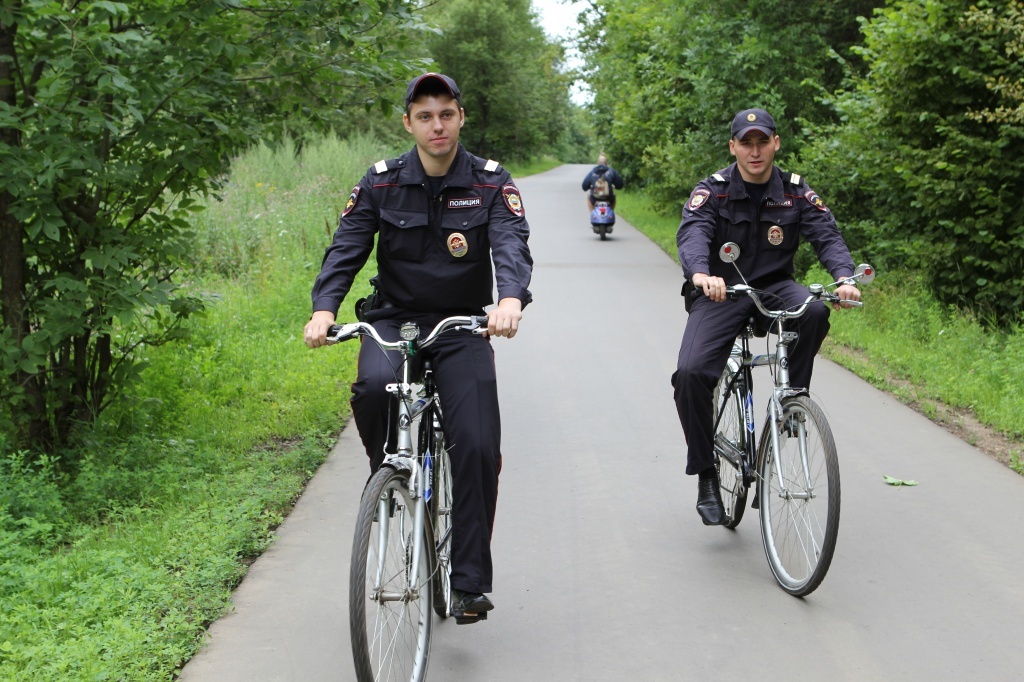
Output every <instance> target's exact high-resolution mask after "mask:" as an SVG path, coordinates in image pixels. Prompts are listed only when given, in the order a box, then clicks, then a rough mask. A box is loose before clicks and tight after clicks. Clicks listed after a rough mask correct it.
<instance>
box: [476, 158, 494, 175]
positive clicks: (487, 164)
mask: <svg viewBox="0 0 1024 682" xmlns="http://www.w3.org/2000/svg"><path fill="white" fill-rule="evenodd" d="M481 164H483V169H484V170H485V171H486V172H488V173H496V172H497V171H498V168H500V167H501V164H499V163H498V162H497V161H495V160H494V159H482V158H480V157H479V156H474V157H473V168H480V167H481Z"/></svg>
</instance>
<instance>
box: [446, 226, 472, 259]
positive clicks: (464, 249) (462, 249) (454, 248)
mask: <svg viewBox="0 0 1024 682" xmlns="http://www.w3.org/2000/svg"><path fill="white" fill-rule="evenodd" d="M468 252H469V244H467V243H466V237H465V236H464V235H463V234H462V233H460V232H453V233H452V234H451V235H449V237H448V253H450V254H452V255H453V256H455V257H456V258H462V257H463V256H465V255H466V254H467V253H468Z"/></svg>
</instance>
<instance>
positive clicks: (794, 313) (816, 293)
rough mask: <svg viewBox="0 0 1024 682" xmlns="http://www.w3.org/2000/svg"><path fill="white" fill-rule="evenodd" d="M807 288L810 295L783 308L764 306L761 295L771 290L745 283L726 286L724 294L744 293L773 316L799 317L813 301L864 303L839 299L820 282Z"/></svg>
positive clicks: (847, 303) (768, 293)
mask: <svg viewBox="0 0 1024 682" xmlns="http://www.w3.org/2000/svg"><path fill="white" fill-rule="evenodd" d="M836 284H846V281H845V280H844V281H841V282H836ZM808 289H810V292H811V294H810V296H808V297H807V300H805V301H804V302H803V303H801V304H800V305H799V306H795V307H793V308H789V309H785V310H769V309H768V308H766V307H765V305H764V303H762V302H761V296H762V295H763V294H767V295H769V296H775V294H772V293H771V292H768V291H762V290H761V289H755V288H754V287H752V286H748V285H746V284H737V285H735V286H731V287H726V288H725V294H726V296H729V297H730V298H733V299H735V298H736V297H737V296H739V295H741V294H746V295H747V296H749V297H750V298H751V300H753V301H754V305H755V306H757V309H758V310H760V311H761V313H762V314H763V315H766V316H768V317H774V318H781V317H785V318H792V317H800V316H801V315H803V314H804V313H805V312H807V306H809V305H810V304H812V303H814V302H815V301H823V302H827V303H839V304H840V305H843V306H850V307H860V306H863V305H864V303H863V302H861V301H850V300H844V299H841V298H839V296H838V295H836V294H835V292H832V291H828V290H827V289H826V288H825V287H824V286H822V285H821V284H812V285H810V286H809V287H808Z"/></svg>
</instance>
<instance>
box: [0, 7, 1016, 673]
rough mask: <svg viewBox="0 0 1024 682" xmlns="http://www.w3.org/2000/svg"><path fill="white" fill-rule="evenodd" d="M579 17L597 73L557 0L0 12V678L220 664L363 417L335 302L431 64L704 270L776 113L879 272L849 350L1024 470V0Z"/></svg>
mask: <svg viewBox="0 0 1024 682" xmlns="http://www.w3.org/2000/svg"><path fill="white" fill-rule="evenodd" d="M580 4H581V5H583V11H582V12H581V15H580V23H579V25H578V27H577V30H576V31H575V33H574V36H573V39H572V45H571V46H572V47H573V48H574V49H575V50H578V52H579V54H580V55H581V58H582V62H581V63H580V64H578V65H575V66H572V65H570V64H569V63H568V62H567V60H566V47H567V45H564V44H561V43H559V42H558V41H556V40H555V39H553V38H552V37H550V36H548V35H546V34H545V33H544V31H543V30H542V28H541V27H540V24H539V22H538V17H537V14H536V12H535V11H534V10H533V9H532V8H531V5H530V3H529V0H502V1H501V2H494V3H479V2H475V1H474V0H439V1H438V2H418V1H414V2H402V1H393V0H392V1H384V0H369V1H361V2H358V3H352V2H345V1H342V0H300V1H298V2H296V1H295V0H287V1H285V0H251V1H247V2H246V1H242V0H204V1H199V0H141V1H140V2H133V3H122V2H113V1H103V0H98V1H89V0H63V1H62V2H52V1H50V0H8V1H6V2H4V3H3V5H2V7H0V163H2V166H0V167H2V168H3V172H2V175H0V308H2V315H3V326H2V328H0V394H2V401H0V404H2V406H3V407H2V408H0V601H2V605H3V607H2V608H0V678H3V679H12V680H19V679H24V680H28V679H32V680H40V679H53V680H57V679H82V678H87V677H88V678H117V679H133V680H134V679H169V678H172V677H173V676H174V675H175V673H176V672H177V671H178V670H180V667H181V666H182V665H183V664H184V662H185V661H187V660H188V659H189V657H190V656H191V655H192V654H193V653H194V652H195V651H196V650H197V649H198V647H199V646H200V645H201V643H202V641H203V637H204V633H205V627H206V626H207V625H208V624H209V623H210V622H211V621H212V620H213V619H215V618H217V617H218V616H219V615H220V614H221V613H222V612H223V609H224V608H225V606H226V605H227V604H228V600H229V598H230V592H231V589H232V588H233V587H234V586H235V585H237V583H238V582H239V581H240V580H241V579H242V577H243V576H244V574H245V570H246V567H247V565H248V564H249V563H250V562H251V561H252V560H253V559H254V558H255V557H256V556H258V555H259V553H260V552H261V551H262V550H263V549H265V548H266V546H267V545H268V544H269V543H270V542H272V540H273V529H274V528H275V527H276V525H277V524H278V523H279V522H280V521H281V519H282V518H283V516H284V515H285V514H287V512H288V510H289V509H290V507H291V504H292V503H293V502H294V500H295V499H296V497H297V496H298V495H299V494H300V493H301V490H302V487H303V485H304V483H305V481H307V480H308V478H309V477H310V476H312V475H313V474H314V473H315V471H316V468H317V466H318V465H319V463H320V462H321V461H322V460H323V458H324V456H325V455H326V452H327V451H328V449H329V448H330V446H331V443H332V442H333V440H334V439H335V438H336V436H337V433H338V431H339V429H340V427H341V425H342V423H343V422H344V418H345V416H346V415H347V411H348V406H347V386H348V383H349V382H350V381H351V378H352V362H353V359H354V357H353V354H352V350H353V349H348V348H341V349H335V351H336V352H331V353H328V354H315V355H314V354H311V353H309V352H307V351H306V349H305V348H304V346H303V345H302V343H301V339H300V333H301V327H302V324H303V322H304V321H305V319H306V315H307V314H308V308H307V306H308V295H309V286H310V284H311V282H312V279H313V277H314V276H315V273H316V271H317V268H318V267H319V262H320V257H321V255H322V253H323V249H324V247H325V246H326V244H327V243H328V242H329V240H330V237H331V234H332V233H333V230H334V228H335V226H336V224H337V218H338V214H339V212H340V209H341V206H342V204H343V203H344V199H345V198H346V197H347V196H348V192H349V190H350V189H351V187H352V185H353V184H354V183H355V181H356V180H357V179H358V178H359V177H360V176H361V175H362V174H363V172H364V171H365V169H366V167H367V166H368V165H369V164H370V163H372V162H373V161H375V160H377V159H379V158H382V157H387V156H392V155H395V154H398V153H400V152H402V151H404V150H406V149H408V148H409V146H410V143H409V141H408V139H407V136H406V135H405V134H404V131H403V130H402V128H401V124H400V116H401V109H400V101H401V98H402V96H403V94H404V87H405V86H404V84H405V83H406V82H407V80H408V78H409V77H410V76H412V75H413V74H416V73H421V72H423V71H424V70H427V69H430V70H438V71H443V72H445V73H448V74H450V75H452V76H453V77H454V78H455V79H456V80H457V81H458V82H459V83H460V85H461V86H462V88H463V89H464V91H465V93H466V96H465V101H464V105H465V108H466V111H467V115H468V117H469V119H470V121H471V124H470V125H467V126H466V129H465V131H464V134H463V142H464V143H465V145H466V146H467V148H469V149H470V150H472V151H474V152H475V153H477V154H480V155H482V156H487V157H491V158H498V159H501V160H503V161H505V165H507V166H509V167H510V168H511V169H512V170H513V173H514V175H518V176H522V175H524V174H527V173H530V172H533V171H536V170H540V169H543V168H547V167H551V166H552V165H555V164H557V163H561V162H577V163H578V162H590V161H592V160H593V159H594V158H595V157H596V154H597V152H598V151H599V150H600V151H605V152H606V153H608V154H609V155H610V156H611V158H612V160H613V164H614V165H615V166H616V168H618V169H619V170H620V171H622V172H623V174H624V175H625V177H626V181H627V191H626V192H624V193H623V194H622V196H621V198H620V212H621V213H622V214H623V215H624V216H625V217H626V218H627V219H628V220H630V222H632V223H633V224H635V225H637V226H638V227H640V228H641V229H643V230H644V231H646V232H647V233H648V234H650V235H651V237H652V239H654V240H655V241H656V242H658V243H659V244H661V245H662V246H663V248H665V249H666V251H667V252H668V253H670V254H673V255H674V251H675V248H674V235H675V228H676V227H677V225H678V216H679V212H680V209H681V206H682V204H683V203H684V202H685V201H686V199H687V196H688V194H689V190H690V188H692V186H693V185H694V184H695V183H696V182H697V181H698V180H700V179H701V178H703V177H705V176H707V175H708V174H709V173H711V172H714V171H716V170H718V169H720V168H722V167H724V166H726V165H727V164H728V163H729V158H728V155H727V153H726V150H727V141H728V132H727V131H728V125H729V121H730V120H731V117H732V115H733V113H735V111H738V110H740V109H744V108H748V107H752V106H760V107H764V108H767V109H768V110H769V111H771V112H772V113H773V114H774V115H775V117H776V120H777V121H779V124H780V130H779V132H780V135H781V136H782V140H783V148H782V152H781V153H780V155H779V157H778V163H779V164H780V165H781V166H783V167H784V168H787V169H790V170H794V171H796V172H799V173H800V174H801V175H804V176H805V177H808V178H811V179H812V182H813V186H814V188H815V189H816V190H817V191H818V192H819V194H821V195H822V196H823V197H825V198H826V200H827V201H828V203H829V205H830V207H831V209H832V210H833V211H834V212H835V213H836V215H837V216H838V217H839V219H840V223H841V225H842V227H843V230H844V233H845V235H846V236H847V240H848V241H849V242H850V243H851V245H853V246H854V249H855V257H856V258H857V259H858V260H859V261H868V262H871V263H873V264H874V265H876V267H877V268H878V269H879V271H880V272H881V273H882V274H881V275H880V276H879V278H878V280H876V282H875V283H874V284H873V285H872V286H871V288H870V289H868V290H866V291H865V297H866V299H867V301H868V305H867V306H866V307H865V309H864V310H863V311H861V313H860V314H858V315H845V316H842V321H841V322H838V321H837V323H836V324H835V325H834V329H833V334H832V337H831V338H832V339H833V340H832V342H831V343H830V347H829V351H828V352H830V353H832V354H834V355H836V356H838V357H840V359H843V361H845V362H847V364H851V365H852V366H853V367H854V368H855V369H856V370H857V371H858V372H860V373H861V374H862V375H864V376H866V377H867V378H868V379H870V380H872V381H874V382H875V383H877V384H879V385H881V386H883V387H886V388H889V389H890V390H894V391H895V392H897V393H898V394H899V395H901V397H902V398H904V399H905V400H907V401H908V402H911V403H915V404H916V405H917V406H918V407H919V409H921V410H922V411H924V412H925V413H926V414H927V413H929V412H931V413H933V414H932V416H938V412H939V406H950V407H952V408H955V409H958V410H962V411H963V414H965V415H970V416H971V417H973V418H976V419H978V420H979V421H981V422H983V423H985V424H987V425H989V427H990V428H991V429H992V430H993V431H994V432H995V433H997V434H999V435H1000V437H1001V440H1000V441H999V442H1000V443H1001V446H1000V448H999V451H998V452H996V453H995V454H996V455H997V456H999V457H1000V458H1001V459H1002V460H1003V461H1005V462H1007V463H1008V464H1009V465H1010V466H1012V467H1014V468H1015V469H1016V470H1018V471H1021V469H1022V465H1021V460H1020V445H1019V443H1020V438H1021V434H1022V433H1024V423H1022V421H1024V417H1022V416H1021V414H1020V412H1021V411H1020V410H1019V409H1017V408H1018V407H1019V405H1020V402H1019V397H1018V396H1020V395H1022V393H1024V391H1022V389H1024V369H1022V367H1024V362H1022V361H1021V360H1022V359H1024V341H1022V335H1021V330H1020V323H1021V319H1020V309H1021V302H1022V297H1024V288H1022V286H1021V284H1022V282H1021V279H1022V277H1024V274H1022V272H1024V269H1022V267H1021V265H1022V262H1021V261H1022V253H1024V250H1022V246H1024V243H1022V242H1024V180H1022V178H1024V5H1022V3H1021V2H1019V1H1011V2H1005V1H1003V2H974V3H971V2H963V1H960V0H951V1H946V2H932V1H927V0H892V1H890V2H879V1H874V2H869V1H867V0H852V1H851V0H847V1H844V2H839V1H832V0H810V2H809V3H808V4H807V7H806V8H805V9H804V11H802V12H801V13H799V14H794V13H792V12H791V11H787V10H786V5H785V4H783V3H782V2H780V1H779V0H757V1H756V2H753V1H741V0H717V1H716V2H714V3H712V2H708V1H707V0H614V1H613V0H590V1H589V2H587V3H580ZM581 82H582V83H585V84H586V86H587V89H588V90H589V92H590V93H592V98H591V99H590V100H589V101H587V102H586V103H584V104H579V103H577V102H574V101H573V99H572V98H571V97H570V93H571V92H573V90H572V88H573V87H574V84H578V83H581ZM813 261H814V257H813V254H812V253H810V252H805V253H803V254H802V255H801V258H800V268H801V270H802V271H805V272H809V273H810V275H809V276H812V277H813V276H815V273H814V271H813V267H814V266H813ZM367 274H369V273H363V275H362V276H361V277H360V279H359V280H358V282H357V291H356V292H354V293H358V292H361V291H364V290H365V287H366V283H365V278H366V275H367ZM342 312H343V314H348V312H347V311H342ZM309 386H318V387H319V389H318V390H316V391H312V392H311V391H309V388H308V387H309Z"/></svg>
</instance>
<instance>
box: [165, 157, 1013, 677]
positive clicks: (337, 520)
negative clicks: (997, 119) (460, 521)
mask: <svg viewBox="0 0 1024 682" xmlns="http://www.w3.org/2000/svg"><path fill="white" fill-rule="evenodd" d="M587 170H588V167H586V166H562V167H560V168H557V169H555V170H552V171H550V172H547V173H544V174H541V175H537V176H533V177H529V178H524V179H523V180H521V181H520V182H519V183H518V184H519V187H520V189H521V190H522V193H523V198H524V204H525V207H526V212H527V217H528V218H529V220H530V225H531V228H532V236H531V241H530V244H531V247H532V250H533V254H534V258H535V260H536V268H535V273H534V281H533V285H532V287H531V289H532V290H533V292H534V297H535V303H533V304H532V305H530V306H529V307H528V308H527V309H526V311H525V314H524V317H523V322H522V326H521V328H520V333H519V335H518V336H517V337H516V338H515V339H512V340H508V339H496V340H495V342H494V345H495V352H496V356H497V364H498V371H499V382H500V391H501V401H502V418H503V434H504V435H503V452H504V468H503V471H502V474H501V492H500V498H499V502H498V519H497V523H496V527H495V531H494V540H493V551H494V560H495V591H494V593H493V594H492V598H493V600H494V602H495V604H496V610H495V611H493V612H492V613H491V614H490V619H489V620H488V621H486V622H484V623H478V624H475V625H469V626H459V625H456V624H455V623H454V622H450V621H446V622H440V621H435V629H434V641H433V648H432V652H431V658H430V674H429V678H430V679H431V680H436V681H456V682H458V681H462V680H495V681H506V680H507V681H516V682H518V681H522V680H531V681H532V680H541V681H546V680H553V681H561V680H588V681H605V680H607V681H613V680H614V681H618V680H651V681H653V680H697V679H715V680H719V679H721V680H724V679H740V678H746V677H753V678H756V679H759V680H762V681H766V680H767V681H770V680H818V679H828V680H1009V679H1021V677H1022V676H1024V532H1021V528H1022V527H1024V478H1022V477H1020V476H1018V475H1016V474H1014V473H1013V472H1012V471H1010V470H1009V469H1007V468H1005V467H1004V466H1002V465H1000V464H998V463H996V462H994V461H992V460H991V459H989V458H988V457H987V456H985V455H984V454H983V453H981V452H979V451H978V450H976V449H975V448H973V447H971V446H969V445H967V444H965V443H964V442H962V441H960V440H958V439H957V438H955V437H953V436H951V435H949V434H948V433H947V432H946V431H944V430H943V429H941V428H939V427H937V426H935V425H933V424H932V423H931V422H929V421H928V420H926V419H925V418H924V417H922V416H920V415H918V414H917V413H915V412H913V411H912V410H910V409H908V408H906V407H904V406H903V405H901V404H900V403H899V402H898V401H896V400H895V399H894V398H892V397H890V396H888V395H886V394H884V393H880V392H879V391H876V390H875V389H873V388H871V387H870V386H868V385H867V384H865V383H864V382H862V381H860V380H859V379H857V378H856V377H854V376H853V375H852V374H850V373H849V372H847V371H845V370H843V369H841V368H839V367H837V366H835V365H833V364H831V363H829V362H827V361H825V360H823V359H820V358H819V359H818V361H817V364H816V369H815V380H814V386H813V390H812V394H813V396H814V397H815V399H816V400H818V401H819V403H821V404H822V405H823V407H824V408H825V411H826V413H827V414H828V415H829V418H830V422H831V425H832V428H833V432H834V434H835V437H836V441H837V443H838V447H839V456H840V462H841V465H840V466H841V471H842V514H841V523H840V530H839V542H838V547H837V549H836V554H835V557H834V559H833V562H832V567H831V569H830V571H829V574H828V576H827V577H826V579H825V581H824V583H823V584H822V585H821V587H819V588H818V590H817V591H816V592H814V593H813V594H812V595H810V596H808V597H807V598H805V599H797V598H794V597H791V596H789V595H787V594H786V593H784V592H783V591H782V590H781V589H779V588H778V586H777V585H776V584H775V582H774V580H773V578H772V576H771V573H770V571H769V568H768V565H767V563H766V560H765V557H764V552H763V550H762V548H761V538H760V532H759V528H758V524H757V517H756V514H755V513H754V512H751V511H749V510H748V513H747V516H746V518H745V519H744V520H743V523H742V524H741V525H740V526H739V527H738V528H737V529H736V530H735V531H729V530H726V529H723V528H708V527H705V526H703V525H702V524H701V522H700V519H699V518H698V516H697V514H696V512H695V510H694V503H695V500H696V481H695V479H693V478H690V477H687V476H685V475H684V474H683V466H684V460H685V444H684V442H683V435H682V430H681V429H680V427H679V423H678V420H677V418H676V414H675V408H674V406H673V404H672V399H671V387H670V385H669V376H670V375H671V373H672V371H673V369H674V367H675V358H676V353H677V350H678V345H679V339H680V337H681V335H682V329H683V324H684V321H685V312H684V311H683V306H682V300H681V298H680V297H679V288H680V285H681V283H682V275H681V273H680V271H679V270H678V266H677V265H676V264H675V263H674V261H673V260H672V259H671V258H669V257H668V256H666V255H665V254H664V253H663V252H661V251H660V250H659V249H658V248H657V247H655V246H654V245H653V244H651V243H650V242H649V241H648V240H647V239H646V238H645V237H644V236H643V235H641V234H640V233H638V232H636V231H635V230H634V229H632V228H631V227H630V226H629V225H627V224H626V223H625V222H624V221H623V220H621V219H620V220H619V222H618V224H617V225H616V226H615V231H614V233H613V234H612V236H611V238H610V240H609V241H607V242H601V241H600V240H598V238H597V237H596V236H595V235H594V234H593V233H592V232H591V229H590V225H589V223H588V221H587V212H586V208H585V198H584V194H583V192H582V191H581V190H580V188H579V183H580V181H581V180H582V178H583V176H584V174H585V173H586V171H587ZM881 276H884V273H883V274H882V275H881ZM844 314H856V312H850V313H844ZM320 352H329V351H320ZM763 371H764V370H759V372H763ZM757 379H760V381H761V383H762V385H764V383H765V382H767V380H768V379H767V376H766V375H765V376H756V377H755V380H757ZM1016 400H1019V397H1018V398H1016ZM760 410H761V406H758V411H760ZM367 473H368V471H367V464H366V457H365V454H364V453H363V452H362V447H361V445H360V443H359V439H358V436H357V435H356V433H355V430H354V427H349V428H346V429H345V431H344V432H343V433H342V435H341V438H340V440H339V442H338V445H337V447H336V448H335V449H334V451H333V452H332V454H331V456H330V457H329V459H328V460H327V462H326V463H325V464H324V465H323V467H322V468H321V470H320V471H319V473H318V474H317V475H316V477H315V478H314V479H313V480H312V482H311V483H310V485H309V487H308V489H307V491H306V493H305V494H304V495H303V496H302V498H301V499H300V501H299V503H298V504H297V505H296V507H295V510H294V511H293V512H292V514H291V515H290V516H289V517H288V519H287V520H286V521H285V523H284V524H283V525H282V526H281V527H280V529H279V531H278V533H279V539H278V540H277V542H276V543H275V544H274V545H273V546H272V547H271V548H270V549H269V550H268V551H267V552H266V553H265V554H264V555H263V556H262V557H261V558H260V559H259V560H258V561H257V562H256V563H255V564H254V565H253V566H252V567H251V569H250V571H249V574H248V576H247V577H246V578H245V580H244V581H243V583H242V584H241V586H240V587H239V588H238V590H237V591H236V594H235V598H234V608H233V609H232V611H231V612H230V613H229V614H228V615H226V616H225V617H224V618H222V619H221V620H219V621H217V622H216V623H214V624H213V626H212V627H211V628H210V636H209V641H208V643H207V646H206V647H205V648H204V649H203V651H201V652H200V653H199V654H198V655H197V656H196V657H195V658H194V659H193V660H192V661H191V662H190V663H189V664H188V665H187V666H186V667H185V669H184V671H183V673H182V675H181V678H180V679H181V680H184V681H186V682H214V681H216V682H225V681H226V682H232V681H235V680H238V681H242V680H245V681H252V680H288V681H291V680H294V681H300V680H301V681H306V680H351V679H354V674H353V672H352V661H351V653H350V648H349V632H348V609H347V599H348V594H347V583H348V565H349V550H350V544H351V538H352V529H353V523H354V518H355V512H356V507H357V504H358V499H359V494H360V492H361V489H362V485H363V483H364V481H365V479H366V475H367ZM883 475H890V476H894V477H897V478H901V479H913V480H916V481H918V482H919V483H920V485H919V486H917V487H904V488H895V487H891V486H887V485H885V484H884V482H883Z"/></svg>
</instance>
